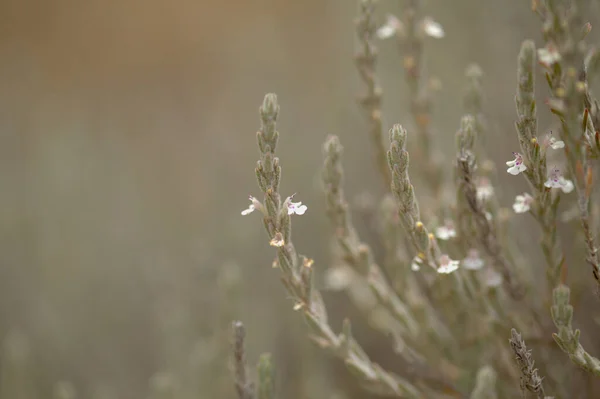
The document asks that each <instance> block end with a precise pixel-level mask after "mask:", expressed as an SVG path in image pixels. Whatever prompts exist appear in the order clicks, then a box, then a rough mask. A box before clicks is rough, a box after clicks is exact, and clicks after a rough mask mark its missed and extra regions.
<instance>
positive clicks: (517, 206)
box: [513, 193, 533, 213]
mask: <svg viewBox="0 0 600 399" xmlns="http://www.w3.org/2000/svg"><path fill="white" fill-rule="evenodd" d="M531 204H533V197H532V196H531V195H529V194H527V193H523V195H517V196H516V197H515V203H514V204H513V209H514V211H515V212H516V213H525V212H528V211H529V210H530V209H531Z"/></svg>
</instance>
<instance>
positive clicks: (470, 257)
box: [462, 249, 483, 270]
mask: <svg viewBox="0 0 600 399" xmlns="http://www.w3.org/2000/svg"><path fill="white" fill-rule="evenodd" d="M462 265H463V267H464V268H465V269H468V270H479V269H481V268H482V267H483V259H481V256H479V251H478V250H476V249H470V250H469V253H468V254H467V257H466V258H464V259H463V261H462Z"/></svg>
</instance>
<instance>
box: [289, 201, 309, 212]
mask: <svg viewBox="0 0 600 399" xmlns="http://www.w3.org/2000/svg"><path fill="white" fill-rule="evenodd" d="M306 209H308V208H307V207H306V205H302V202H292V201H290V204H289V205H288V215H293V214H294V213H295V214H296V215H304V212H306Z"/></svg>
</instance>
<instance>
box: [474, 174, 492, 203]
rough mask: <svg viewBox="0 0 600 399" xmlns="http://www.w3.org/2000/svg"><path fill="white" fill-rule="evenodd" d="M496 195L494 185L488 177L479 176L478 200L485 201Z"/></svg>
mask: <svg viewBox="0 0 600 399" xmlns="http://www.w3.org/2000/svg"><path fill="white" fill-rule="evenodd" d="M493 196H494V186H492V183H491V182H490V179H488V178H487V177H481V178H479V181H478V183H477V201H480V202H485V201H487V200H489V199H490V198H492V197H493Z"/></svg>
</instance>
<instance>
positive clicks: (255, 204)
mask: <svg viewBox="0 0 600 399" xmlns="http://www.w3.org/2000/svg"><path fill="white" fill-rule="evenodd" d="M249 199H250V206H249V207H248V208H247V209H244V210H243V211H242V215H243V216H246V215H249V214H251V213H252V212H254V211H255V210H257V209H262V204H261V203H260V201H259V200H257V199H256V198H254V197H253V196H250V197H249Z"/></svg>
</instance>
